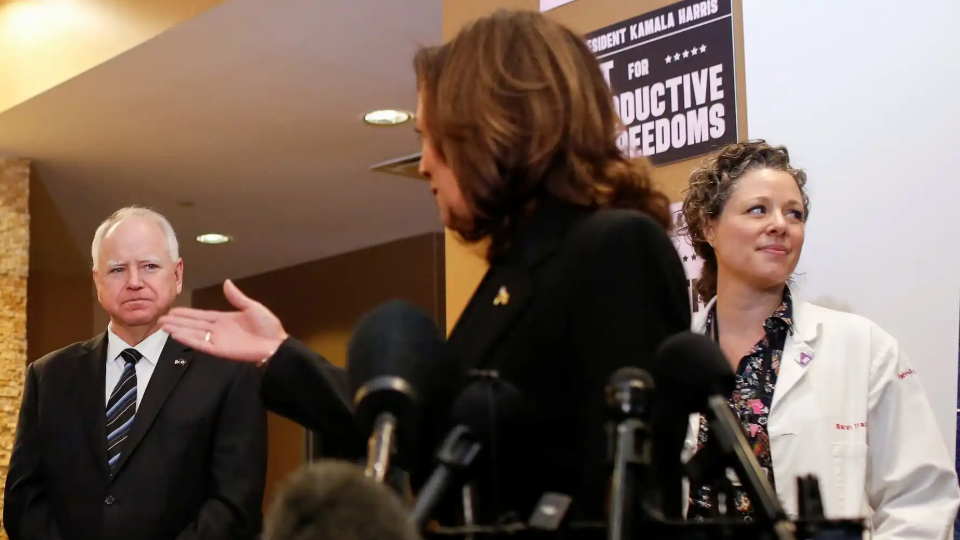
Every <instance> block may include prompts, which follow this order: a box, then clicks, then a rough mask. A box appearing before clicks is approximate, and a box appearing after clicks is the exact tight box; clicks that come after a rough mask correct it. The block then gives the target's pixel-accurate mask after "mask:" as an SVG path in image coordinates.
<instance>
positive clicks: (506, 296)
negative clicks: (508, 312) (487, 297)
mask: <svg viewBox="0 0 960 540" xmlns="http://www.w3.org/2000/svg"><path fill="white" fill-rule="evenodd" d="M509 303H510V293H509V292H508V291H507V287H506V286H502V287H500V290H499V291H497V297H496V298H494V299H493V305H495V306H505V305H507V304H509Z"/></svg>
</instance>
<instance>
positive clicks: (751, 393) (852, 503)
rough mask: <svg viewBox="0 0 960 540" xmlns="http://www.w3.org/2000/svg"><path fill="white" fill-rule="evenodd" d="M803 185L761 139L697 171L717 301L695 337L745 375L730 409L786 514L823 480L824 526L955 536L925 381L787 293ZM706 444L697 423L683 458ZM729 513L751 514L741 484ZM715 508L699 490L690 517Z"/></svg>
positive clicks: (952, 495)
mask: <svg viewBox="0 0 960 540" xmlns="http://www.w3.org/2000/svg"><path fill="white" fill-rule="evenodd" d="M805 183H806V176H805V175H804V173H803V172H802V171H800V170H798V169H795V168H794V167H793V166H791V164H790V160H789V156H788V154H787V150H786V149H785V148H783V147H771V146H770V145H768V144H766V143H765V142H763V141H750V142H744V143H738V144H733V145H729V146H727V147H725V148H723V149H722V150H721V151H720V152H719V154H718V155H716V156H714V157H712V158H710V159H708V160H707V161H706V162H705V164H704V166H703V167H702V168H700V169H698V170H696V171H695V172H694V173H693V174H692V175H691V178H690V186H689V189H688V191H687V195H686V198H685V200H684V202H683V215H684V219H685V221H686V225H685V227H684V228H685V229H686V230H685V232H687V233H688V234H689V236H690V240H691V242H692V243H693V247H694V250H695V252H696V253H697V255H698V256H700V257H702V258H703V261H704V268H703V275H702V276H701V278H700V279H699V281H698V282H697V286H696V287H697V293H698V294H699V295H700V297H701V299H702V301H704V302H707V306H706V309H705V310H703V311H702V312H701V313H700V315H699V316H698V317H695V319H694V330H696V331H699V332H702V333H705V334H707V335H710V336H712V337H713V338H714V339H716V340H717V342H718V344H719V345H720V347H721V349H722V350H723V352H724V354H725V355H726V357H727V358H728V359H729V360H730V364H731V366H732V368H733V369H734V371H736V373H737V387H736V390H735V391H734V394H733V398H732V400H731V407H732V408H733V409H734V410H735V411H736V412H737V414H738V416H739V418H740V421H741V424H742V425H743V427H744V430H745V431H746V433H747V436H748V439H749V440H750V442H751V444H752V445H753V447H754V453H755V455H756V456H757V460H758V461H759V462H760V465H761V466H762V467H763V468H764V470H765V472H766V473H767V475H768V478H769V479H770V481H771V484H772V485H773V486H774V487H775V489H776V492H777V495H778V497H779V498H780V500H781V502H782V504H783V505H784V507H785V509H786V511H787V512H788V513H789V514H792V515H796V513H797V496H796V478H797V477H798V476H800V475H805V474H811V473H812V474H814V475H816V476H817V477H818V479H819V483H820V490H821V493H822V496H823V504H824V510H825V513H826V515H827V517H835V518H839V517H869V519H868V522H869V525H870V527H871V528H872V529H873V534H874V537H876V538H883V539H893V538H897V539H913V540H917V539H928V538H929V539H938V540H939V539H943V538H946V537H947V536H948V535H949V531H951V530H952V528H953V521H954V519H955V516H956V513H957V508H958V506H960V487H958V484H957V475H956V471H955V470H954V464H953V462H952V461H951V459H950V455H949V453H948V451H947V449H946V445H945V444H944V442H943V437H942V434H941V433H940V430H939V428H938V427H937V425H936V422H935V420H934V417H933V412H932V410H931V408H930V404H929V402H928V401H927V398H926V396H925V395H924V391H923V388H922V387H921V384H920V379H919V376H918V374H917V373H916V372H915V371H914V369H913V368H912V367H911V366H910V363H909V361H908V360H907V358H906V356H905V355H904V353H903V351H901V349H900V347H899V345H898V343H897V341H896V340H895V339H894V338H893V337H892V336H890V335H889V334H887V333H886V332H884V331H883V330H882V329H880V328H879V327H878V326H877V325H876V324H874V323H873V322H871V321H869V320H867V319H865V318H863V317H860V316H857V315H852V314H849V313H841V312H837V311H833V310H829V309H825V308H822V307H818V306H814V305H812V304H810V303H807V302H804V301H803V300H802V299H801V298H800V297H799V295H798V293H797V291H795V290H794V289H793V288H791V287H790V286H789V285H788V280H789V278H790V276H791V274H792V273H793V272H794V270H795V269H796V267H797V262H798V261H799V258H800V252H801V249H802V248H803V240H804V226H805V223H806V220H807V215H808V212H809V200H808V198H807V196H806V194H805V189H804V185H805ZM681 232H684V231H681ZM894 286H895V284H894ZM878 293H879V292H878ZM709 437H710V433H709V432H708V430H707V428H706V425H705V423H704V422H702V421H701V420H700V418H699V415H695V416H694V417H692V418H691V428H690V433H689V435H688V439H687V445H686V453H687V455H686V458H689V457H690V456H692V455H693V454H694V453H695V452H696V451H697V450H698V449H699V448H702V446H703V444H704V443H705V442H706V441H707V440H708V438H709ZM725 507H726V512H727V514H728V516H729V515H730V514H731V513H733V514H734V515H739V516H742V517H743V519H745V520H750V519H752V517H753V515H752V514H753V508H752V506H751V504H750V501H749V499H748V498H747V497H746V496H745V495H744V494H743V493H742V491H740V489H739V486H736V485H735V487H734V497H733V500H732V501H728V502H727V503H726V504H725ZM716 511H717V504H716V497H715V495H714V494H713V493H711V488H710V486H706V485H702V484H694V485H691V486H689V504H688V509H687V516H688V518H689V519H692V520H702V519H709V518H710V517H711V516H714V515H716V514H715V513H716Z"/></svg>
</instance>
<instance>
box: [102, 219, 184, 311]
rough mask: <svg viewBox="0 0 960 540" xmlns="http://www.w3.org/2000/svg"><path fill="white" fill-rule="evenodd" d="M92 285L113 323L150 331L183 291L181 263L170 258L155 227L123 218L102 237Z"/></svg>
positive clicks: (163, 237) (158, 228) (165, 244)
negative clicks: (144, 328)
mask: <svg viewBox="0 0 960 540" xmlns="http://www.w3.org/2000/svg"><path fill="white" fill-rule="evenodd" d="M93 280H94V283H96V286H97V299H98V300H100V305H101V306H103V309H105V310H106V311H107V313H109V314H110V320H111V321H113V323H114V324H118V325H122V326H124V327H127V328H135V327H142V326H153V325H155V324H156V323H157V320H158V319H159V318H160V317H161V316H162V315H164V314H166V313H167V311H169V310H170V306H172V305H173V301H174V300H175V299H176V297H177V295H178V294H180V291H181V290H182V289H183V261H182V260H177V261H173V260H172V259H171V258H170V251H169V249H167V238H166V236H165V235H164V234H163V230H161V229H160V227H159V226H158V225H157V224H156V223H154V222H152V221H149V220H147V219H143V218H140V217H129V218H127V219H124V220H123V221H121V222H120V223H118V224H116V225H114V226H113V227H112V228H111V229H109V230H108V231H107V234H106V235H104V237H103V242H102V244H101V245H100V254H99V257H98V261H97V269H96V270H94V271H93Z"/></svg>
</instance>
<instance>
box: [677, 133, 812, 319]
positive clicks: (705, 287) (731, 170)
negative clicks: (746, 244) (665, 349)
mask: <svg viewBox="0 0 960 540" xmlns="http://www.w3.org/2000/svg"><path fill="white" fill-rule="evenodd" d="M757 169H772V170H775V171H783V172H785V173H787V174H789V175H790V176H792V177H793V179H794V180H795V181H796V182H797V187H798V188H800V195H801V197H802V198H803V220H804V221H806V220H807V219H808V218H809V217H810V197H809V196H808V195H807V189H806V185H807V174H806V173H805V172H803V171H802V170H801V169H797V168H795V167H794V166H793V165H791V164H790V153H789V152H787V149H786V148H785V147H783V146H770V145H769V144H767V142H766V141H764V140H762V139H758V140H754V141H743V142H738V143H733V144H728V145H727V146H724V147H723V148H721V149H720V151H719V152H718V153H717V154H715V155H713V156H710V157H708V158H706V159H705V160H704V162H703V164H702V165H701V166H700V167H699V168H698V169H696V170H694V171H693V172H692V173H690V185H689V186H688V187H687V190H686V195H685V197H684V199H683V221H684V225H683V226H682V227H680V230H679V231H678V232H679V233H680V234H682V235H688V236H689V237H690V243H691V244H692V245H693V251H694V253H696V254H697V256H698V257H700V258H701V259H703V270H702V271H701V274H700V278H699V279H698V280H697V284H696V292H697V294H698V295H699V296H700V301H702V302H703V303H707V302H709V301H710V300H712V299H713V297H714V296H716V295H717V270H718V268H717V254H716V252H714V251H713V246H711V245H710V243H709V242H708V241H707V237H706V230H707V225H709V224H710V222H711V221H713V220H715V219H717V218H719V217H720V214H722V213H723V209H724V207H725V206H726V204H727V199H729V198H730V194H731V193H733V190H734V188H735V187H736V186H737V180H739V179H740V177H742V176H743V175H744V174H746V173H748V172H750V171H755V170H757Z"/></svg>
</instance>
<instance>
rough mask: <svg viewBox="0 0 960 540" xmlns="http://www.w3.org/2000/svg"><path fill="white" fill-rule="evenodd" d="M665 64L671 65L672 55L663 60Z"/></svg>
mask: <svg viewBox="0 0 960 540" xmlns="http://www.w3.org/2000/svg"><path fill="white" fill-rule="evenodd" d="M663 61H664V62H666V63H668V64H669V63H670V55H669V54H668V55H667V57H666V58H664V59H663Z"/></svg>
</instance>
